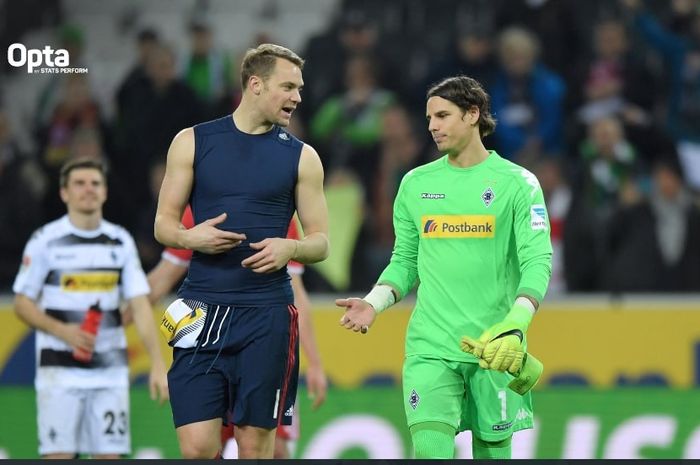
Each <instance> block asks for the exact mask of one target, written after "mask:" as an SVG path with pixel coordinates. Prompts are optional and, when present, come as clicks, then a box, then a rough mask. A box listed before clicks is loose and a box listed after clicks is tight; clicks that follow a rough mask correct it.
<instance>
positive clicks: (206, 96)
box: [182, 18, 234, 118]
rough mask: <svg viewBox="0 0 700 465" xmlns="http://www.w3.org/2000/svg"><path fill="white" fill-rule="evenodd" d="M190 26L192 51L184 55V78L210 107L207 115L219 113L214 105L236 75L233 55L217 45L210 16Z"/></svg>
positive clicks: (197, 19)
mask: <svg viewBox="0 0 700 465" xmlns="http://www.w3.org/2000/svg"><path fill="white" fill-rule="evenodd" d="M189 29H190V53H189V55H187V56H186V57H185V59H184V63H183V68H182V76H183V79H184V80H185V82H186V83H187V84H189V86H190V87H191V88H192V90H194V92H195V94H196V95H197V97H198V98H199V100H200V101H201V102H202V104H203V105H204V107H205V108H206V110H205V111H206V112H207V114H208V116H206V115H205V116H206V117H209V116H210V117H212V118H215V117H219V116H221V115H220V114H214V109H215V108H216V104H217V103H218V101H219V100H220V99H221V98H223V97H224V96H225V95H226V93H227V90H228V89H227V88H228V87H229V86H230V83H231V81H232V80H233V78H234V77H233V72H232V65H231V60H230V57H229V56H228V54H227V53H226V52H225V51H224V50H222V49H220V48H217V47H215V46H214V37H213V32H212V29H211V25H210V24H209V23H208V22H207V21H206V20H204V19H202V18H196V19H194V20H193V21H192V23H191V24H190V28H189Z"/></svg>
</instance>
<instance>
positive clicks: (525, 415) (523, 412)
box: [515, 408, 530, 420]
mask: <svg viewBox="0 0 700 465" xmlns="http://www.w3.org/2000/svg"><path fill="white" fill-rule="evenodd" d="M529 416H530V414H529V413H528V411H527V410H525V409H524V408H519V409H518V413H517V414H516V415H515V419H516V420H525V419H526V418H528V417H529Z"/></svg>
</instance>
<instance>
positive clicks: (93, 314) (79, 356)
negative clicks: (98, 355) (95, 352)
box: [73, 302, 102, 363]
mask: <svg viewBox="0 0 700 465" xmlns="http://www.w3.org/2000/svg"><path fill="white" fill-rule="evenodd" d="M101 321H102V309H100V303H99V302H97V303H96V304H95V305H91V306H90V308H89V309H88V311H87V313H86V314H85V319H84V320H83V322H82V324H81V325H80V329H82V330H83V331H86V332H88V333H90V334H94V335H97V330H98V328H99V327H100V322H101ZM73 358H74V359H76V360H78V361H80V362H83V363H87V362H89V361H90V360H92V351H91V350H89V351H88V350H84V349H80V348H76V349H75V350H73Z"/></svg>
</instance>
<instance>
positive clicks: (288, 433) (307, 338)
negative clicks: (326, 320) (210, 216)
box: [147, 206, 328, 459]
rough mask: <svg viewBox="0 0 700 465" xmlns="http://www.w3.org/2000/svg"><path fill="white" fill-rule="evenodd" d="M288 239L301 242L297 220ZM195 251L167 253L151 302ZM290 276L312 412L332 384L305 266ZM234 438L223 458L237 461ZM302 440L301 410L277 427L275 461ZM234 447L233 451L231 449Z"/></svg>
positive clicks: (224, 437)
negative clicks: (321, 350) (316, 331)
mask: <svg viewBox="0 0 700 465" xmlns="http://www.w3.org/2000/svg"><path fill="white" fill-rule="evenodd" d="M182 225H183V226H184V227H186V228H188V229H189V228H191V227H193V226H194V218H193V217H192V210H191V209H190V207H189V206H188V207H187V208H186V209H185V214H184V215H183V216H182ZM287 239H295V240H296V239H299V230H298V228H297V224H296V221H295V220H292V221H291V222H290V223H289V231H288V232H287ZM191 259H192V251H191V250H188V249H175V248H173V247H167V248H166V249H165V250H163V253H162V256H161V260H160V262H159V263H158V264H157V265H156V266H155V268H153V269H152V270H151V271H150V272H149V273H148V275H147V276H148V283H149V285H150V286H151V293H150V294H149V300H150V301H151V304H152V305H154V304H156V303H157V302H158V301H159V300H160V299H161V298H162V297H163V296H165V295H166V294H168V293H170V292H171V291H172V290H173V289H174V288H175V286H176V285H177V284H178V283H179V282H180V281H181V280H182V278H184V277H185V275H186V274H187V268H188V267H189V264H190V260H191ZM287 272H288V273H289V276H290V278H291V281H292V290H293V292H294V305H295V306H296V307H297V309H298V310H299V344H300V345H301V348H302V350H303V351H304V354H305V355H306V359H307V362H308V364H307V368H306V386H307V390H308V395H309V397H310V398H311V399H312V400H313V405H312V408H314V409H316V408H318V407H320V406H321V404H323V402H324V401H325V400H326V390H327V387H328V382H327V380H326V375H325V373H324V371H323V365H322V363H321V357H320V354H319V353H318V348H317V346H316V336H315V335H314V328H313V321H312V318H311V301H310V300H309V295H308V293H307V292H306V288H305V287H304V282H303V280H302V278H301V275H302V274H303V273H304V265H302V264H301V263H298V262H295V261H293V260H292V261H290V262H289V263H288V264H287ZM233 436H234V425H233V424H232V423H229V424H228V426H223V427H222V429H221V443H222V450H223V457H224V458H226V459H228V458H237V448H236V447H235V444H230V445H229V446H227V442H228V441H229V440H230V439H232V438H233ZM298 437H299V410H298V409H296V410H295V411H294V419H293V421H292V424H291V425H280V426H278V427H277V432H276V436H275V458H277V459H286V458H289V455H290V444H289V443H290V442H291V441H295V440H297V439H298ZM231 446H233V447H231Z"/></svg>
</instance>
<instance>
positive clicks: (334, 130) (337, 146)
mask: <svg viewBox="0 0 700 465" xmlns="http://www.w3.org/2000/svg"><path fill="white" fill-rule="evenodd" d="M344 82H345V90H344V92H342V93H341V94H337V95H334V96H332V97H330V98H329V99H328V100H326V101H325V102H324V103H323V105H322V106H321V108H320V109H319V110H318V112H317V113H316V114H315V115H314V117H313V119H312V120H311V125H310V128H309V129H310V134H311V137H312V138H313V140H314V141H317V142H319V143H321V144H322V146H323V147H324V148H323V149H322V150H319V152H320V153H324V154H326V157H327V158H326V159H325V160H324V162H325V165H326V171H327V172H328V173H329V177H330V176H331V175H332V174H333V171H335V170H338V169H350V170H351V171H353V172H354V173H355V174H356V175H357V176H358V177H359V178H360V179H362V180H363V182H364V188H365V192H370V191H371V188H372V186H373V183H374V175H375V173H376V170H377V166H378V163H377V162H378V152H377V146H378V143H379V138H380V136H381V129H382V126H381V118H382V114H383V112H384V110H385V109H386V108H387V107H388V106H389V105H390V104H391V103H392V101H393V100H394V96H393V94H392V93H391V92H389V91H387V90H386V89H383V88H381V87H379V84H378V82H377V77H376V64H375V62H374V61H372V59H371V58H370V57H368V56H355V57H352V58H350V59H349V60H348V61H347V63H346V68H345V80H344Z"/></svg>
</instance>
